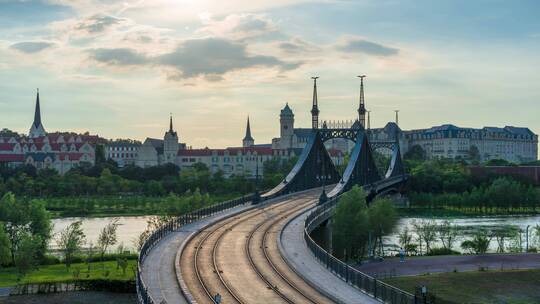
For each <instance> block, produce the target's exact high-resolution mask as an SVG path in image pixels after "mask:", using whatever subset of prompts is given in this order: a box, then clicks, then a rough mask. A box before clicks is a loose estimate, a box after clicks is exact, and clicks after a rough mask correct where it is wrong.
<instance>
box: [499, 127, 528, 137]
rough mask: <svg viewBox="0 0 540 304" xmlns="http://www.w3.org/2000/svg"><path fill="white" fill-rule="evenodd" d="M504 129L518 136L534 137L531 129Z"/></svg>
mask: <svg viewBox="0 0 540 304" xmlns="http://www.w3.org/2000/svg"><path fill="white" fill-rule="evenodd" d="M504 129H505V130H506V131H508V132H510V133H513V134H517V135H534V133H533V132H532V131H531V130H530V129H529V128H523V127H513V126H505V127H504Z"/></svg>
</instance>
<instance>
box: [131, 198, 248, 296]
mask: <svg viewBox="0 0 540 304" xmlns="http://www.w3.org/2000/svg"><path fill="white" fill-rule="evenodd" d="M249 208H252V206H250V205H244V206H239V207H236V208H232V209H230V210H227V211H224V212H223V213H220V214H219V215H216V216H213V217H209V218H205V219H203V220H201V221H198V222H195V223H191V224H189V225H186V226H183V227H181V228H180V229H179V230H178V231H174V232H171V233H170V234H169V235H168V236H166V237H165V238H164V239H162V240H161V241H160V242H159V243H158V244H157V245H156V246H155V247H154V248H152V250H151V251H150V252H149V254H148V256H147V257H146V259H145V260H144V263H143V264H142V267H141V270H142V271H141V275H142V278H143V280H144V282H145V283H146V285H147V288H148V292H149V294H150V295H151V297H152V299H153V300H154V302H155V303H180V304H182V303H188V301H187V300H186V299H185V297H184V295H183V294H182V290H181V287H180V284H179V281H178V277H177V271H176V267H175V260H176V255H177V253H178V251H179V250H180V249H181V246H182V244H183V243H184V242H185V241H186V240H187V239H188V238H189V237H190V236H192V235H193V234H195V233H196V232H197V231H199V230H200V229H203V227H205V226H207V225H209V224H210V223H212V222H214V221H217V220H220V219H223V218H226V217H228V216H231V215H234V214H237V213H240V212H242V211H245V210H247V209H249Z"/></svg>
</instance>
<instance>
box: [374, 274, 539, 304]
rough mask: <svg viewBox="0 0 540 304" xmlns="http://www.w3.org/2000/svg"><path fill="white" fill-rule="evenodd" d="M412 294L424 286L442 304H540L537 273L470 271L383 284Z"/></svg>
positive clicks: (398, 278) (392, 280)
mask: <svg viewBox="0 0 540 304" xmlns="http://www.w3.org/2000/svg"><path fill="white" fill-rule="evenodd" d="M384 281H385V282H387V283H389V284H392V285H394V286H397V287H399V288H401V289H404V290H407V291H409V292H411V293H414V290H415V287H416V286H420V285H426V286H427V287H428V290H429V291H430V292H432V293H434V294H435V296H437V297H439V298H440V300H441V301H439V302H442V303H540V289H539V288H538V287H539V286H540V270H538V269H535V270H512V271H471V272H457V273H442V274H431V275H423V276H410V277H397V278H390V279H386V280H384Z"/></svg>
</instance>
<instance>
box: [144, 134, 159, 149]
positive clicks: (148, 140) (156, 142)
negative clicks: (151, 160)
mask: <svg viewBox="0 0 540 304" xmlns="http://www.w3.org/2000/svg"><path fill="white" fill-rule="evenodd" d="M144 144H149V145H151V146H152V147H154V148H156V149H157V148H163V139H157V138H150V137H148V138H146V140H145V141H144Z"/></svg>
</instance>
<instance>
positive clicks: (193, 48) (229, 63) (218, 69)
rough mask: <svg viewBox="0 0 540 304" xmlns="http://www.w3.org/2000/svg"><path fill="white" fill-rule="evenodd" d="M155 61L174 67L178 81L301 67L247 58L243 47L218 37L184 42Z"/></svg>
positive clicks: (253, 57)
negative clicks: (248, 70) (254, 69)
mask: <svg viewBox="0 0 540 304" xmlns="http://www.w3.org/2000/svg"><path fill="white" fill-rule="evenodd" d="M158 62H159V63H160V64H162V65H165V66H170V67H173V68H175V69H176V70H177V71H178V72H179V73H180V74H179V75H178V76H179V77H180V78H189V77H194V76H205V77H211V78H213V79H218V78H219V77H221V76H222V75H223V74H225V73H227V72H230V71H234V70H240V69H245V68H250V67H256V66H265V67H278V68H280V69H282V70H291V69H295V68H297V67H298V66H299V65H300V63H287V62H284V61H281V60H280V59H278V58H276V57H273V56H263V55H250V54H248V53H247V51H246V46H245V45H244V44H241V43H238V42H234V41H231V40H226V39H220V38H205V39H191V40H186V41H184V43H182V44H181V45H179V46H178V47H177V48H176V49H175V50H174V51H173V52H171V53H169V54H165V55H162V56H160V57H159V58H158ZM216 76H218V78H215V77H216Z"/></svg>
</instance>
